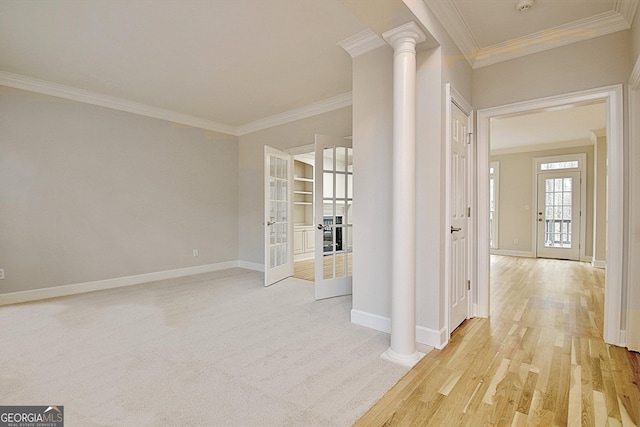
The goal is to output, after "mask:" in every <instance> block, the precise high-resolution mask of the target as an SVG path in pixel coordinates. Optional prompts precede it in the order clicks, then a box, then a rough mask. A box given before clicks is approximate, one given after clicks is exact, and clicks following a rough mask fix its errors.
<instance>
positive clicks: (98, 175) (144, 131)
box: [0, 87, 238, 293]
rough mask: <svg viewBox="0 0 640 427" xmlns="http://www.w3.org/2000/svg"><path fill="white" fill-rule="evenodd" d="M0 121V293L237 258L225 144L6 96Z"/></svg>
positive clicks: (106, 113)
mask: <svg viewBox="0 0 640 427" xmlns="http://www.w3.org/2000/svg"><path fill="white" fill-rule="evenodd" d="M0 112H1V113H0V129H2V132H0V153H2V154H1V155H0V212H1V213H0V217H1V218H2V220H1V221H0V267H1V268H4V269H5V275H6V279H5V280H2V281H0V293H10V292H19V291H27V290H33V289H42V288H51V287H55V286H61V285H70V284H79V283H86V282H90V281H96V280H105V279H114V278H121V277H126V276H132V275H139V274H147V273H154V272H159V271H166V270H174V269H180V268H188V267H194V266H201V265H206V264H213V263H221V262H227V261H233V260H237V259H238V244H237V229H238V222H237V216H238V212H237V205H238V204H237V185H236V178H237V143H236V141H235V139H236V138H235V137H232V136H228V135H223V134H218V133H214V132H210V131H204V130H201V129H195V128H191V127H187V126H181V125H175V124H173V123H171V122H167V121H163V120H157V119H152V118H148V117H143V116H139V115H136V114H131V113H125V112H121V111H115V110H111V109H108V108H103V107H97V106H93V105H88V104H83V103H80V102H75V101H69V100H63V99H60V98H55V97H52V96H46V95H39V94H35V93H32V92H27V91H22V90H17V89H10V88H6V87H0ZM193 249H198V251H199V256H198V257H194V256H193V252H192V251H193Z"/></svg>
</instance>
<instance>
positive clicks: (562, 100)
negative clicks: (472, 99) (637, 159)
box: [477, 85, 626, 345]
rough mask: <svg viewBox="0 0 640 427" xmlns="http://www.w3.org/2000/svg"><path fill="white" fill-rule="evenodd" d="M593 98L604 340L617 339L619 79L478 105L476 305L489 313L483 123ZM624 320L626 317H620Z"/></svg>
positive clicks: (620, 261) (619, 299)
mask: <svg viewBox="0 0 640 427" xmlns="http://www.w3.org/2000/svg"><path fill="white" fill-rule="evenodd" d="M595 100H605V101H606V102H607V142H608V144H607V159H608V162H609V167H608V169H607V178H608V188H607V219H608V221H607V248H608V249H607V275H606V284H605V304H604V312H605V314H604V340H605V342H607V343H609V344H615V345H620V344H621V341H620V339H621V335H620V333H621V330H622V329H623V328H622V326H621V325H622V324H623V319H622V315H623V306H622V286H623V284H622V281H623V257H624V251H623V245H624V188H625V187H624V173H625V161H624V155H623V149H624V143H623V123H624V122H623V90H622V85H614V86H607V87H603V88H595V89H590V90H585V91H580V92H575V93H569V94H563V95H556V96H550V97H547V98H541V99H535V100H530V101H524V102H519V103H514V104H509V105H503V106H499V107H492V108H486V109H482V110H478V113H477V116H478V154H477V156H478V175H477V177H478V188H477V192H478V215H477V216H478V221H479V223H478V224H479V225H478V248H479V251H478V307H477V310H478V311H479V312H480V313H486V315H487V316H488V314H489V291H490V290H489V263H490V258H489V237H488V233H489V230H488V220H489V218H488V215H489V206H488V194H489V193H488V181H489V180H488V176H489V123H490V119H491V118H492V117H498V116H502V115H506V114H516V113H524V112H527V111H532V110H537V109H542V108H550V107H557V106H563V105H568V104H579V103H582V102H589V101H595ZM625 322H626V319H625Z"/></svg>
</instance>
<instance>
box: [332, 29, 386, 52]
mask: <svg viewBox="0 0 640 427" xmlns="http://www.w3.org/2000/svg"><path fill="white" fill-rule="evenodd" d="M385 45H386V43H385V42H384V40H382V38H380V36H379V35H377V34H376V33H374V32H373V31H372V30H370V29H369V28H367V29H366V30H364V31H360V32H359V33H358V34H355V35H353V36H351V37H349V38H346V39H344V40H342V41H341V42H339V43H338V46H340V47H341V48H343V49H344V50H346V51H347V53H348V54H349V55H351V58H356V57H358V56H360V55H364V54H365V53H367V52H371V51H372V50H375V49H378V48H379V47H382V46H385Z"/></svg>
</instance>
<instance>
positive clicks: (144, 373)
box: [0, 269, 407, 427]
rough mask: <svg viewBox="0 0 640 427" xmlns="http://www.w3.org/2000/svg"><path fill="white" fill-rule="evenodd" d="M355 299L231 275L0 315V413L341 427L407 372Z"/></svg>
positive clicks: (75, 419)
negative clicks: (22, 409) (355, 311)
mask: <svg viewBox="0 0 640 427" xmlns="http://www.w3.org/2000/svg"><path fill="white" fill-rule="evenodd" d="M350 309H351V298H350V297H340V298H333V299H329V300H324V301H313V284H312V283H310V282H306V281H303V280H299V279H294V278H290V279H287V280H285V281H283V282H280V283H277V284H275V285H273V286H271V287H269V288H264V287H263V286H262V276H261V274H260V273H256V272H253V271H248V270H243V269H230V270H225V271H220V272H215V273H207V274H201V275H196V276H190V277H187V278H181V279H174V280H165V281H159V282H154V283H149V284H145V285H138V286H133V287H128V288H121V289H113V290H108V291H101V292H94V293H90V294H84V295H78V296H72V297H65V298H58V299H52V300H47V301H42V302H34V303H27V304H19V305H14V306H5V307H0V331H1V332H0V333H1V345H0V405H54V404H55V405H64V412H65V421H66V423H65V425H66V426H67V427H73V426H166V425H182V426H204V425H206V426H348V425H351V424H352V423H353V422H355V421H356V420H357V419H358V418H359V417H360V416H361V415H362V414H364V412H365V411H366V410H367V409H368V408H369V407H370V406H371V405H373V403H375V402H376V401H377V400H378V399H379V398H380V397H382V395H383V394H384V393H385V392H386V391H387V390H388V389H389V388H391V386H393V385H394V384H395V383H396V382H397V381H398V380H399V379H400V378H401V377H402V376H403V375H404V374H405V373H406V372H407V369H406V368H403V367H400V366H398V365H395V364H392V363H390V362H387V361H384V360H382V359H380V357H379V355H380V353H382V352H383V351H384V350H385V349H386V348H387V346H388V343H389V338H388V336H387V335H386V334H383V333H379V332H376V331H373V330H370V329H367V328H363V327H359V326H356V325H353V324H351V323H349V311H350Z"/></svg>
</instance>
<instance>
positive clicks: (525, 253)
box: [490, 249, 535, 258]
mask: <svg viewBox="0 0 640 427" xmlns="http://www.w3.org/2000/svg"><path fill="white" fill-rule="evenodd" d="M490 253H491V255H503V256H517V257H522V258H535V255H534V254H533V252H531V251H511V250H507V249H491V251H490Z"/></svg>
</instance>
